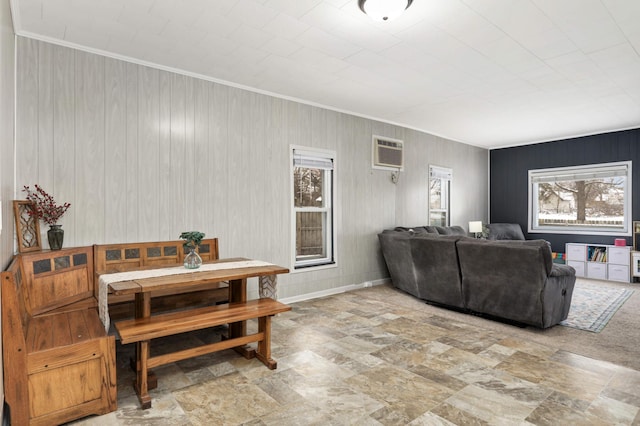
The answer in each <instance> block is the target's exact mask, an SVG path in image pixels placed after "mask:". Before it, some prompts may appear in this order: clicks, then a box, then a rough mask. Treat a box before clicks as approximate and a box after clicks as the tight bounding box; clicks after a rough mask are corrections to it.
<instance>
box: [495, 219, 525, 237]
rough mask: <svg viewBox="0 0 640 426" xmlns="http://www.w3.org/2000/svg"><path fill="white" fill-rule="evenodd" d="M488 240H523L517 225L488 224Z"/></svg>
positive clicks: (520, 229)
mask: <svg viewBox="0 0 640 426" xmlns="http://www.w3.org/2000/svg"><path fill="white" fill-rule="evenodd" d="M487 229H488V230H489V235H488V236H487V239H489V240H524V239H525V238H524V234H523V233H522V228H521V227H520V225H519V224H517V223H489V224H488V225H487Z"/></svg>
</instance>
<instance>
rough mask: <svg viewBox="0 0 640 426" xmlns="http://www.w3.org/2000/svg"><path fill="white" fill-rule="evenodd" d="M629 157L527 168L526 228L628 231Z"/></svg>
mask: <svg viewBox="0 0 640 426" xmlns="http://www.w3.org/2000/svg"><path fill="white" fill-rule="evenodd" d="M631 176H632V175H631V161H626V162H620V163H606V164H595V165H588V166H578V167H561V168H554V169H544V170H529V232H548V233H561V234H590V235H631Z"/></svg>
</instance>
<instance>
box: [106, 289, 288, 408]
mask: <svg viewBox="0 0 640 426" xmlns="http://www.w3.org/2000/svg"><path fill="white" fill-rule="evenodd" d="M289 310H291V307H289V306H287V305H285V304H282V303H280V302H277V301H275V300H273V299H269V298H263V299H257V300H250V301H247V302H243V303H231V304H223V305H217V306H209V307H205V308H198V309H190V310H186V311H180V312H173V313H168V314H160V315H154V316H151V317H147V318H137V319H132V320H126V321H119V322H116V323H115V327H116V330H117V331H118V334H119V335H120V339H121V342H122V343H123V344H128V343H136V344H137V345H138V347H137V352H138V353H139V354H140V355H139V356H140V357H141V358H140V367H139V369H138V372H137V381H136V392H137V393H138V398H139V399H140V403H141V405H142V408H143V409H146V408H150V407H151V397H150V396H149V393H148V386H147V375H148V370H149V369H150V368H154V367H158V366H161V365H165V364H169V363H172V362H176V361H180V360H183V359H187V358H191V357H195V356H200V355H204V354H208V353H211V352H215V351H220V350H224V349H231V348H235V347H238V346H243V345H246V344H248V343H253V342H257V343H258V348H257V351H256V354H255V355H256V358H258V359H259V360H260V361H262V362H263V363H264V364H265V365H266V366H267V367H268V368H270V369H272V370H273V369H275V368H276V367H277V362H276V361H275V360H273V359H272V358H271V317H272V316H273V315H276V314H279V313H282V312H287V311H289ZM255 318H257V319H258V332H257V333H255V334H250V335H246V336H240V337H235V338H229V339H227V340H222V341H220V342H216V343H211V344H207V345H202V346H198V347H195V348H190V349H185V350H181V351H178V352H172V353H169V354H165V355H158V356H153V357H152V356H150V352H149V342H150V341H151V340H152V339H156V338H159V337H165V336H169V335H174V334H181V333H186V332H189V331H194V330H201V329H205V328H210V327H215V326H218V325H223V324H229V323H234V322H238V321H246V320H250V319H255Z"/></svg>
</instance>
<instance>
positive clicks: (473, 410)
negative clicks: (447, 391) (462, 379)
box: [446, 385, 534, 424]
mask: <svg viewBox="0 0 640 426" xmlns="http://www.w3.org/2000/svg"><path fill="white" fill-rule="evenodd" d="M446 402H447V404H449V405H452V406H454V407H456V408H457V409H458V410H460V411H463V412H465V413H468V414H469V415H471V416H473V417H477V418H479V419H481V420H484V421H485V422H487V423H490V424H517V423H519V422H522V421H524V420H525V419H526V418H527V416H529V414H531V412H532V411H533V409H534V408H532V407H531V406H530V405H528V404H524V403H521V402H519V401H516V400H514V398H512V397H510V396H507V395H503V394H501V393H498V392H494V391H490V390H486V389H482V388H480V387H477V386H474V385H469V386H467V387H465V388H464V389H462V390H461V391H460V392H457V393H455V394H454V395H452V396H451V397H449V398H447V400H446Z"/></svg>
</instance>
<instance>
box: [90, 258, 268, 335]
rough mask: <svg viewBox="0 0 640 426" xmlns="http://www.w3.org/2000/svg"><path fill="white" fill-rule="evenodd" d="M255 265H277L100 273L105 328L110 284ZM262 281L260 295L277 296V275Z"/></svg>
mask: <svg viewBox="0 0 640 426" xmlns="http://www.w3.org/2000/svg"><path fill="white" fill-rule="evenodd" d="M253 266H275V265H273V264H272V263H269V262H263V261H261V260H242V261H237V262H221V263H203V264H202V265H201V266H200V267H199V268H198V269H187V268H185V267H184V266H176V267H169V268H159V269H145V270H134V271H126V272H115V273H112V274H102V275H100V282H99V288H98V311H99V313H100V320H101V321H102V324H104V327H105V330H107V332H109V327H110V325H111V319H110V318H109V300H108V299H109V284H112V283H117V282H123V281H135V280H141V279H144V278H155V277H164V276H168V275H179V274H191V273H197V272H203V271H218V270H221V269H238V268H248V267H253ZM259 282H260V290H259V293H260V297H261V298H262V297H272V298H274V299H275V298H276V297H277V287H276V283H277V276H276V275H265V276H261V277H259Z"/></svg>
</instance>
